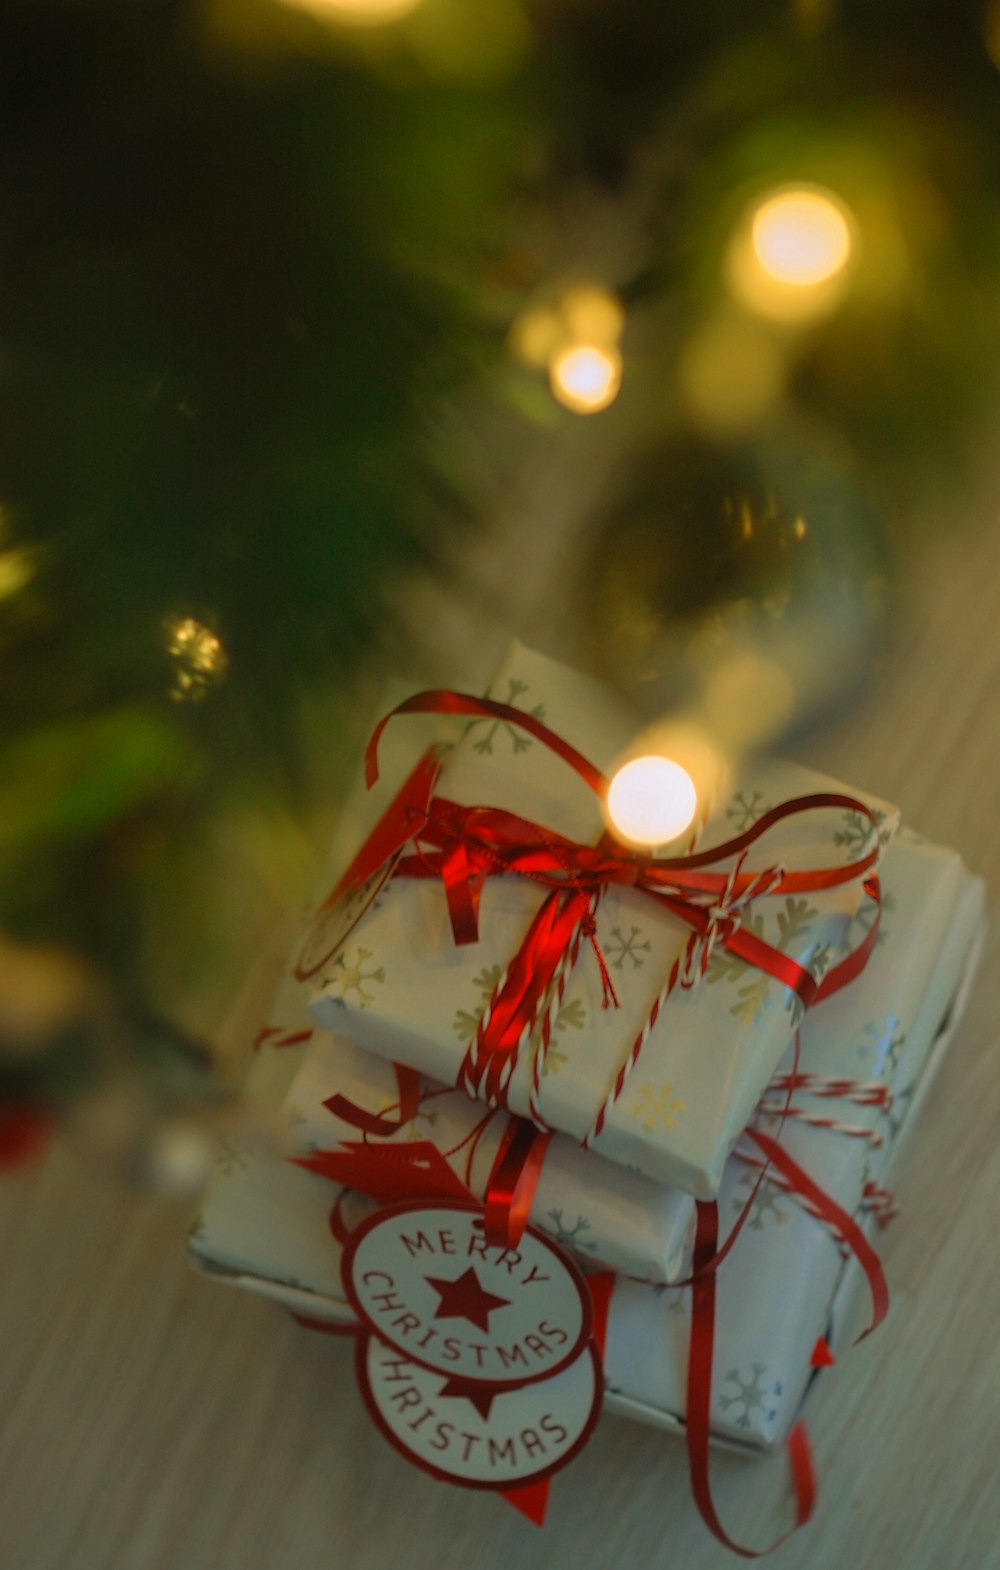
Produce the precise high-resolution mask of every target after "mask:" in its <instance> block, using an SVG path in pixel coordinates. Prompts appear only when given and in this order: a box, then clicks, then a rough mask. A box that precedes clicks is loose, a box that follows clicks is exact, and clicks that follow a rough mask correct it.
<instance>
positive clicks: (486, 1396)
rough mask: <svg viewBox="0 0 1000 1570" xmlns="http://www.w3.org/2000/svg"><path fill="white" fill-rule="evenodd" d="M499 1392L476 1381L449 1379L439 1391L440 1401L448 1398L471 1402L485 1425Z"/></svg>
mask: <svg viewBox="0 0 1000 1570" xmlns="http://www.w3.org/2000/svg"><path fill="white" fill-rule="evenodd" d="M496 1396H497V1392H496V1391H495V1390H491V1389H490V1388H489V1386H488V1385H477V1384H476V1382H475V1380H474V1379H449V1380H448V1382H447V1384H444V1385H442V1386H441V1389H440V1390H439V1391H438V1400H444V1399H445V1398H446V1397H448V1398H450V1399H452V1400H455V1401H471V1402H472V1405H473V1406H474V1407H475V1409H476V1411H477V1412H478V1413H479V1416H480V1417H481V1418H482V1420H483V1422H484V1423H488V1422H489V1418H490V1408H491V1407H492V1405H493V1402H494V1401H495V1400H496Z"/></svg>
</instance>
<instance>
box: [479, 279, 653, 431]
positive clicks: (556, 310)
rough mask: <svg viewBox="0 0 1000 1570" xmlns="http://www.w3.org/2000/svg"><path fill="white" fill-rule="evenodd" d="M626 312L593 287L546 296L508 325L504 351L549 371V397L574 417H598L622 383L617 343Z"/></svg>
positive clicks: (580, 286) (603, 290)
mask: <svg viewBox="0 0 1000 1570" xmlns="http://www.w3.org/2000/svg"><path fill="white" fill-rule="evenodd" d="M624 328H625V308H624V306H623V305H622V302H621V301H620V300H619V299H618V297H617V295H615V294H612V293H611V291H610V290H609V289H606V288H604V287H603V286H602V285H601V284H596V283H574V284H570V285H568V286H564V287H563V288H562V290H561V291H560V292H558V293H555V292H548V293H547V294H546V295H545V296H544V297H543V298H541V299H535V300H534V301H532V303H531V304H530V305H528V306H526V307H525V309H524V310H523V311H521V312H520V313H519V314H518V316H517V317H515V319H514V321H513V323H512V324H511V328H510V331H509V333H508V335H507V347H508V349H509V350H510V352H511V354H512V355H513V356H514V358H515V359H518V360H520V361H521V362H522V363H523V364H524V365H530V366H533V367H534V368H535V369H536V370H542V369H545V368H547V369H548V373H549V385H550V386H551V389H552V393H553V395H554V396H555V397H556V398H557V399H558V401H559V402H560V403H561V404H563V405H564V407H565V408H567V409H572V410H573V412H574V414H596V413H597V412H598V411H599V410H601V409H606V408H607V407H608V405H609V404H610V403H613V402H614V400H615V399H616V398H617V396H618V393H619V390H620V388H621V382H622V357H621V352H620V350H619V348H618V341H619V339H620V338H621V335H622V332H623V331H624Z"/></svg>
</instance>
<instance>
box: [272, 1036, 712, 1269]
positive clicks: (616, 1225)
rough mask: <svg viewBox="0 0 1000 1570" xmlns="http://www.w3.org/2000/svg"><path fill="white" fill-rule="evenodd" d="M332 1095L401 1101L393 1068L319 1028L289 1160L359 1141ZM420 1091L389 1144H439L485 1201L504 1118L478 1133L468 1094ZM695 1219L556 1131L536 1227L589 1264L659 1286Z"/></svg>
mask: <svg viewBox="0 0 1000 1570" xmlns="http://www.w3.org/2000/svg"><path fill="white" fill-rule="evenodd" d="M334 1091H336V1092H337V1093H338V1094H339V1095H342V1096H344V1097H346V1099H347V1100H348V1101H350V1102H351V1103H353V1105H355V1106H357V1107H361V1108H363V1109H364V1111H366V1112H371V1113H381V1114H385V1113H388V1112H390V1111H391V1110H393V1109H394V1108H395V1106H396V1104H397V1097H398V1089H397V1085H396V1077H395V1073H394V1071H393V1068H392V1065H391V1064H390V1063H388V1062H386V1060H385V1059H384V1058H378V1057H375V1056H374V1055H373V1054H372V1053H369V1052H365V1051H363V1050H362V1048H360V1047H357V1046H354V1045H353V1044H352V1043H351V1042H349V1041H344V1040H343V1039H342V1038H340V1037H334V1036H329V1035H327V1034H326V1033H325V1032H323V1031H317V1032H316V1033H315V1036H314V1039H313V1041H312V1042H311V1043H310V1046H309V1050H308V1052H306V1054H305V1056H304V1058H303V1060H302V1063H301V1066H300V1068H299V1071H298V1073H297V1074H296V1076H295V1079H294V1081H293V1083H292V1085H291V1088H290V1089H289V1092H288V1096H287V1100H286V1107H285V1115H286V1118H287V1121H288V1125H289V1136H288V1146H287V1148H288V1151H289V1154H293V1155H307V1154H310V1153H312V1152H314V1151H316V1150H326V1149H329V1148H330V1147H331V1146H334V1145H336V1144H338V1143H339V1142H340V1141H341V1140H353V1139H357V1137H358V1132H357V1129H356V1128H354V1127H352V1126H351V1125H350V1124H348V1123H345V1122H342V1121H341V1119H340V1118H338V1117H336V1116H334V1114H333V1113H332V1112H331V1111H330V1109H329V1108H328V1107H326V1106H325V1105H324V1103H325V1102H326V1100H327V1098H328V1097H330V1096H331V1095H332V1094H333V1093H334ZM422 1092H423V1093H422V1097H421V1105H420V1112H419V1113H418V1115H417V1116H416V1117H415V1118H414V1119H413V1120H412V1121H411V1122H409V1123H406V1124H405V1125H404V1126H403V1127H402V1128H401V1129H400V1131H399V1133H398V1134H396V1135H394V1136H393V1139H392V1141H389V1142H391V1143H396V1142H399V1141H400V1140H408V1139H421V1140H430V1141H432V1142H433V1144H434V1145H436V1146H437V1148H438V1150H440V1151H441V1152H442V1154H444V1155H446V1156H447V1158H448V1161H449V1164H450V1165H451V1167H452V1169H453V1170H454V1171H455V1173H456V1174H457V1176H458V1177H459V1178H460V1179H461V1180H462V1182H464V1183H465V1184H466V1186H467V1187H469V1188H470V1189H471V1190H472V1192H473V1193H474V1194H476V1196H477V1197H478V1198H482V1196H483V1194H484V1192H485V1188H486V1183H487V1180H488V1178H489V1175H490V1172H491V1170H492V1168H493V1163H494V1160H495V1158H496V1155H497V1151H498V1149H499V1146H500V1141H501V1139H502V1137H503V1132H504V1129H505V1127H506V1126H507V1122H508V1119H507V1117H506V1116H505V1115H504V1114H503V1113H495V1114H493V1115H492V1116H490V1115H489V1114H488V1113H487V1114H486V1116H487V1117H488V1118H489V1121H488V1123H487V1124H486V1126H485V1127H482V1128H481V1132H480V1133H479V1134H478V1136H477V1133H476V1130H477V1128H480V1127H481V1125H482V1124H483V1119H484V1109H483V1108H482V1107H481V1106H479V1105H478V1104H477V1103H475V1102H473V1101H470V1100H469V1098H468V1097H467V1096H466V1095H464V1094H463V1092H462V1091H460V1090H454V1089H449V1088H448V1087H446V1086H436V1085H434V1083H433V1081H430V1080H425V1081H423V1082H422ZM372 1143H382V1142H381V1141H372ZM470 1153H471V1160H470ZM693 1218H694V1201H693V1200H692V1198H691V1196H690V1195H689V1194H685V1193H684V1192H683V1191H682V1190H681V1189H676V1188H665V1187H663V1185H662V1184H659V1183H654V1182H653V1181H652V1179H651V1178H647V1177H643V1175H642V1174H641V1173H637V1172H629V1171H628V1170H626V1168H624V1167H620V1166H618V1165H617V1164H616V1163H615V1162H613V1161H607V1160H605V1159H604V1158H603V1157H602V1156H598V1155H596V1154H593V1153H590V1152H586V1151H583V1150H581V1148H580V1146H579V1145H578V1144H576V1143H575V1142H574V1141H573V1140H571V1139H570V1138H569V1137H568V1136H567V1135H565V1134H556V1135H555V1136H554V1137H553V1139H552V1141H551V1143H550V1145H549V1147H548V1150H547V1152H546V1156H545V1163H544V1165H543V1167H542V1173H541V1177H540V1179H539V1182H538V1187H537V1189H536V1191H535V1197H534V1201H533V1203H532V1207H531V1220H532V1222H533V1224H534V1225H535V1226H537V1227H539V1228H540V1229H541V1230H542V1231H543V1232H548V1233H549V1234H550V1235H551V1236H552V1237H554V1238H555V1239H556V1242H558V1243H561V1244H563V1245H564V1246H565V1247H568V1248H570V1249H572V1250H573V1251H574V1252H575V1253H577V1254H578V1255H579V1256H580V1258H581V1260H583V1261H584V1262H585V1263H587V1262H589V1263H590V1264H591V1265H594V1264H601V1265H603V1266H605V1267H606V1268H608V1269H611V1270H615V1271H621V1272H624V1273H625V1274H627V1275H633V1276H638V1277H640V1278H642V1279H644V1280H647V1281H654V1282H664V1281H670V1280H675V1281H676V1280H678V1279H679V1278H680V1276H681V1274H682V1269H683V1265H684V1261H685V1258H686V1255H687V1251H688V1250H689V1248H690V1235H691V1227H692V1223H693Z"/></svg>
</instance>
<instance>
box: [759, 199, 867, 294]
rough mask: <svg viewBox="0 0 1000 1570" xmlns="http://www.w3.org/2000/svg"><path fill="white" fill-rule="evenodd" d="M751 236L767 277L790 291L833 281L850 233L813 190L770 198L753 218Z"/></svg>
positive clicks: (835, 207)
mask: <svg viewBox="0 0 1000 1570" xmlns="http://www.w3.org/2000/svg"><path fill="white" fill-rule="evenodd" d="M751 237H752V242H753V249H754V254H755V256H756V257H757V260H758V262H759V263H760V265H761V267H762V268H763V269H764V271H765V272H766V273H767V274H768V276H769V277H771V278H773V279H775V280H776V282H778V283H783V284H787V285H790V286H791V287H792V288H809V287H810V286H812V285H815V284H820V283H825V282H826V280H827V279H828V278H834V277H836V275H837V274H838V273H839V272H842V271H843V269H844V268H845V267H846V266H847V262H848V258H849V257H850V254H851V231H850V227H849V225H848V222H847V219H846V217H845V215H844V212H843V209H842V208H841V206H840V203H839V202H838V201H837V200H836V199H835V198H834V197H833V196H832V195H826V194H825V193H824V192H821V191H818V190H808V189H802V190H789V191H782V192H779V193H778V194H777V195H776V196H772V197H771V198H770V200H769V201H766V202H764V203H763V205H762V206H761V207H759V208H758V209H757V212H756V213H755V214H754V218H753V225H752V229H751Z"/></svg>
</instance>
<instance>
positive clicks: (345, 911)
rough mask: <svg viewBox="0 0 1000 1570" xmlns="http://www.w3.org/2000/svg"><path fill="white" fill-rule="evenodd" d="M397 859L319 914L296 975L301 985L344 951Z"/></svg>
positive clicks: (383, 885)
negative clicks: (341, 949) (352, 933)
mask: <svg viewBox="0 0 1000 1570" xmlns="http://www.w3.org/2000/svg"><path fill="white" fill-rule="evenodd" d="M396 859H397V858H395V857H394V858H393V860H392V861H388V862H386V863H385V865H384V866H382V867H380V868H379V869H378V871H377V872H375V873H373V874H372V876H371V877H370V878H368V879H367V880H366V882H364V883H362V884H361V886H360V887H359V888H356V889H354V890H353V892H351V893H348V894H343V895H342V896H341V898H340V899H338V900H337V901H335V903H334V904H332V905H329V906H327V907H326V908H325V909H322V908H321V909H320V910H318V911H317V912H316V914H315V916H314V917H313V918H312V921H311V922H310V923H309V925H308V927H307V928H306V935H305V938H304V940H303V943H302V950H301V953H300V954H299V958H298V961H297V963H296V966H295V971H294V975H295V977H296V979H297V980H299V981H309V980H310V979H311V978H312V977H313V976H315V975H316V973H317V971H320V970H322V969H323V966H324V965H327V964H329V962H330V960H332V959H333V957H334V955H335V954H336V953H337V950H338V949H340V948H342V947H343V945H344V943H346V941H347V939H348V938H349V937H350V935H351V932H352V931H353V930H354V928H355V927H356V926H357V924H358V922H359V921H360V920H361V918H362V916H363V915H364V914H365V912H366V911H367V910H368V908H369V907H370V906H371V905H372V904H373V903H374V901H375V900H376V899H377V898H378V896H379V894H380V893H381V891H382V889H383V888H384V887H385V885H386V883H387V882H388V880H389V878H390V877H391V876H392V872H393V868H394V867H395V865H396Z"/></svg>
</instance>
